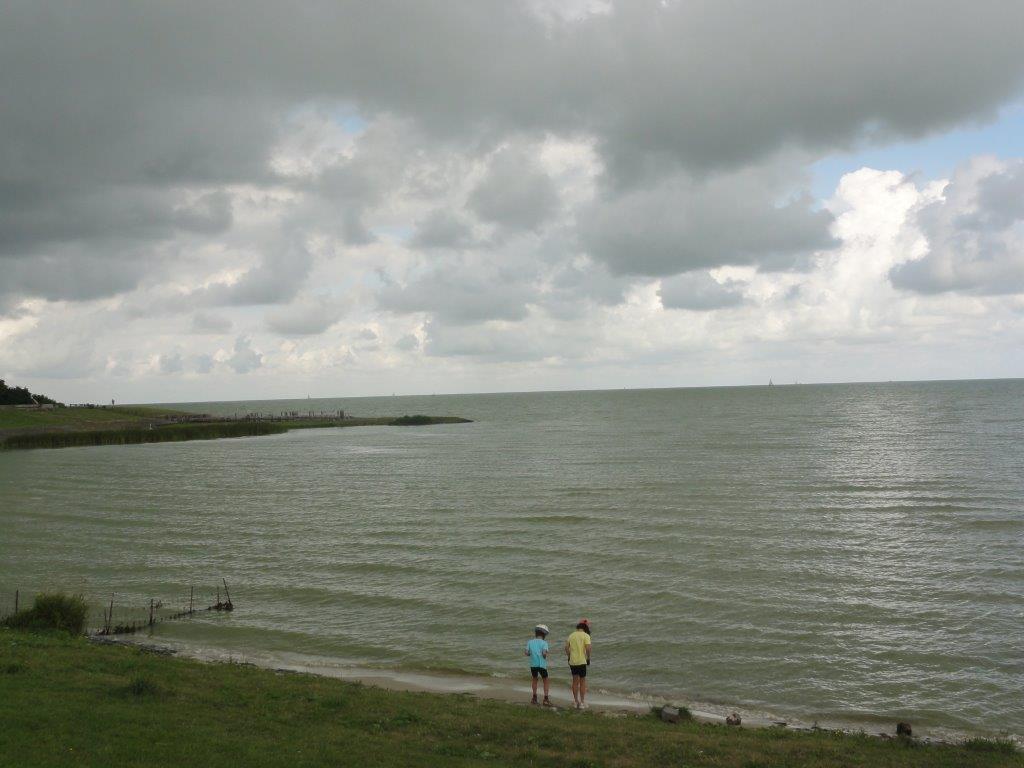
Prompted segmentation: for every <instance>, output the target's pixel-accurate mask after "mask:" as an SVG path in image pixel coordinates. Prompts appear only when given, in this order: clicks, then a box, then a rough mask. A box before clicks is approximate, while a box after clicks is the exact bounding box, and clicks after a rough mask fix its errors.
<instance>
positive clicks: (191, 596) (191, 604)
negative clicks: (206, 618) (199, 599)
mask: <svg viewBox="0 0 1024 768" xmlns="http://www.w3.org/2000/svg"><path fill="white" fill-rule="evenodd" d="M195 595H196V586H195V584H193V585H192V586H190V587H189V588H188V612H189V615H191V614H193V613H195V612H196V609H195V602H196V601H195Z"/></svg>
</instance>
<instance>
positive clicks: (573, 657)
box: [569, 629, 590, 667]
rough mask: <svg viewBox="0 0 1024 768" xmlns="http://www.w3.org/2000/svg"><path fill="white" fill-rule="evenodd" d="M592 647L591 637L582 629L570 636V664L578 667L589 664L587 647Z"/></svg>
mask: <svg viewBox="0 0 1024 768" xmlns="http://www.w3.org/2000/svg"><path fill="white" fill-rule="evenodd" d="M588 645H590V635H588V634H587V633H586V632H584V631H583V630H582V629H577V630H576V631H575V632H573V633H572V634H571V635H569V664H570V665H572V666H574V667H578V666H579V665H580V664H586V663H587V646H588Z"/></svg>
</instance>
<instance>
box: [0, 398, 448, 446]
mask: <svg viewBox="0 0 1024 768" xmlns="http://www.w3.org/2000/svg"><path fill="white" fill-rule="evenodd" d="M180 413H181V411H171V410H167V409H161V408H149V407H145V406H118V407H117V408H58V409H55V410H52V411H30V410H18V409H6V408H0V448H66V447H72V446H85V445H126V444H130V443H164V442H177V441H181V440H212V439H216V438H222V437H244V436H252V435H267V434H278V433H281V432H286V431H288V430H289V429H312V428H316V427H363V426H371V425H389V424H391V423H392V422H393V421H394V420H395V417H394V416H377V417H369V418H355V419H352V418H349V419H344V420H338V419H324V420H308V419H306V420H302V419H295V420H287V419H273V420H266V421H259V422H256V421H239V422H231V423H228V422H215V423H211V424H170V425H164V426H159V427H156V428H155V429H149V425H150V423H151V422H152V421H153V420H154V419H159V418H160V417H161V416H164V415H174V414H180ZM427 418H428V422H429V423H431V424H453V423H463V422H466V421H468V420H467V419H462V418H459V417H457V416H431V417H427Z"/></svg>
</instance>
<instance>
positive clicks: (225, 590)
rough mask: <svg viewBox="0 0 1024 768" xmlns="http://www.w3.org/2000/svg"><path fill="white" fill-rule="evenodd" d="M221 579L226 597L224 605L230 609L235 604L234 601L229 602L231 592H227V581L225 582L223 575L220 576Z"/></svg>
mask: <svg viewBox="0 0 1024 768" xmlns="http://www.w3.org/2000/svg"><path fill="white" fill-rule="evenodd" d="M221 581H223V582H224V596H225V597H226V598H227V599H228V602H227V605H225V606H224V607H225V608H227V609H228V610H229V611H230V610H231V609H232V608H234V607H235V606H234V603H232V602H231V593H230V592H228V582H227V579H225V578H223V577H221Z"/></svg>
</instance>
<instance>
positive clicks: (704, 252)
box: [579, 170, 835, 276]
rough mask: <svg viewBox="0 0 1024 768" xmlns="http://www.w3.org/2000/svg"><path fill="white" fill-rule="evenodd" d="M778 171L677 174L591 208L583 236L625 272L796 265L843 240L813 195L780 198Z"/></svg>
mask: <svg viewBox="0 0 1024 768" xmlns="http://www.w3.org/2000/svg"><path fill="white" fill-rule="evenodd" d="M772 175H774V174H773V173H766V172H761V171H759V170H758V171H754V172H743V173H739V174H726V175H721V176H715V177H712V178H710V179H703V180H701V179H697V180H695V179H693V178H691V177H689V176H685V175H677V176H675V177H672V178H669V179H666V180H664V181H662V182H661V183H659V184H656V185H651V186H648V187H644V188H642V189H635V190H632V191H629V192H625V193H623V194H620V195H617V196H614V197H611V198H609V199H605V200H602V201H599V202H598V203H596V204H595V205H593V206H592V207H591V208H590V209H589V210H587V211H585V212H584V213H583V215H582V216H581V219H580V225H579V231H580V238H581V240H582V243H583V245H584V247H585V248H586V249H587V252H588V253H589V254H590V255H591V256H592V257H594V258H595V259H597V260H599V261H601V262H604V263H605V264H607V265H608V267H609V268H610V269H611V270H612V272H614V273H617V274H625V275H650V276H662V275H674V274H678V273H679V272H684V271H687V270H691V269H695V268H700V267H713V266H718V265H723V264H756V265H758V266H760V267H762V268H765V269H787V268H793V267H796V266H799V263H800V261H801V259H802V258H804V257H805V256H806V255H807V254H809V253H810V252H812V251H814V250H816V249H825V248H830V247H832V246H833V245H835V241H834V240H833V238H832V236H831V235H830V234H829V226H830V225H831V223H832V215H831V214H830V213H828V212H827V211H825V210H815V208H814V205H813V201H812V200H811V199H809V198H806V197H798V198H797V199H792V200H788V201H785V202H782V203H780V202H779V201H778V196H779V194H780V191H779V189H778V186H777V185H776V184H775V183H773V181H772V179H771V178H770V177H771V176H772Z"/></svg>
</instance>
